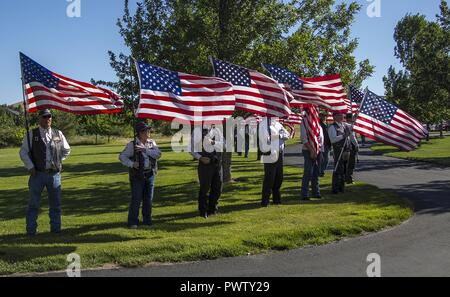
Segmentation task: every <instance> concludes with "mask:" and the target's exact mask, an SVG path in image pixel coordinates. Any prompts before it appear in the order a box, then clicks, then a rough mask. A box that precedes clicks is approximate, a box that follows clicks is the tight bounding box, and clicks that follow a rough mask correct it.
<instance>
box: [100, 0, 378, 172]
mask: <svg viewBox="0 0 450 297" xmlns="http://www.w3.org/2000/svg"><path fill="white" fill-rule="evenodd" d="M359 9H360V5H358V4H357V3H355V2H352V3H350V4H339V5H335V1H334V0H291V1H281V0H234V1H231V0H191V1H181V0H143V1H142V2H139V3H138V4H137V8H136V11H135V12H134V14H132V13H131V11H130V9H129V5H128V1H127V0H126V1H125V9H124V15H123V17H122V18H121V19H120V20H118V22H117V25H118V27H119V31H120V34H121V35H122V37H123V39H124V42H125V44H126V46H127V47H128V48H129V50H130V53H131V55H132V56H133V57H134V58H136V59H138V60H144V61H146V62H148V63H152V64H156V65H159V66H161V67H165V68H169V69H171V70H174V71H181V72H187V73H194V74H199V75H212V67H211V65H210V62H209V59H208V57H209V56H214V57H217V58H219V59H223V60H227V61H230V62H232V63H236V64H241V65H245V66H247V67H250V68H253V69H256V70H260V71H263V70H262V68H261V63H262V62H265V63H274V64H278V65H280V66H284V67H289V68H291V69H292V70H293V71H296V72H297V73H298V74H300V75H320V74H330V73H341V75H342V78H343V81H344V83H350V82H351V81H353V82H354V83H355V84H357V85H359V84H361V82H362V80H364V79H365V78H366V77H367V76H369V75H370V74H371V73H372V72H373V66H371V65H370V63H369V61H368V60H365V61H361V62H359V63H358V62H357V61H356V59H355V57H354V56H353V51H354V50H355V49H356V47H357V45H358V41H357V40H356V39H351V38H350V26H351V24H352V22H353V21H354V16H355V14H356V13H357V12H358V11H359ZM109 57H110V63H111V66H112V68H113V69H114V70H115V72H116V74H117V77H118V78H119V81H118V82H117V83H107V82H102V83H104V84H107V85H108V86H110V87H115V88H116V90H117V91H118V92H119V93H120V94H121V95H123V96H128V98H131V97H132V96H133V94H137V93H138V92H139V90H138V86H137V84H132V81H131V79H130V78H131V77H134V81H136V80H137V75H136V73H135V70H133V69H132V68H130V56H129V55H127V54H124V53H119V54H116V53H113V52H111V51H110V52H109ZM127 104H128V105H131V100H129V102H128V103H127ZM153 126H155V127H156V128H157V129H158V128H161V127H163V126H167V123H161V122H158V121H153ZM230 157H231V156H230V155H229V154H228V155H225V158H224V159H225V167H224V180H229V179H230V178H231V173H230V166H229V164H230V162H229V161H230Z"/></svg>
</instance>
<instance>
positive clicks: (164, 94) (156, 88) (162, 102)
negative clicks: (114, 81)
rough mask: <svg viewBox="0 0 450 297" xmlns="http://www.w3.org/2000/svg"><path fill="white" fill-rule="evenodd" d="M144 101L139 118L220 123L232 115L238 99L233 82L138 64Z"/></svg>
mask: <svg viewBox="0 0 450 297" xmlns="http://www.w3.org/2000/svg"><path fill="white" fill-rule="evenodd" d="M136 67H137V70H138V74H139V78H140V84H141V98H140V102H139V107H138V109H137V111H136V116H137V117H139V118H151V119H155V120H164V121H172V120H175V121H179V122H190V123H194V122H206V123H218V122H222V121H223V120H224V119H225V118H228V117H230V116H232V114H233V112H234V110H235V104H236V100H235V97H234V92H233V87H232V85H231V84H230V83H228V82H226V81H224V80H223V79H220V78H216V77H204V76H197V75H191V74H186V73H181V72H175V71H170V70H167V69H164V68H161V67H158V66H154V65H150V64H146V63H143V62H136Z"/></svg>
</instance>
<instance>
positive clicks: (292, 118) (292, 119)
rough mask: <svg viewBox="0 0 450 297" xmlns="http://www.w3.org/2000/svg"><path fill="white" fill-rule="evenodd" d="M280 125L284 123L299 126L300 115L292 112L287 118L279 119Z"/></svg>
mask: <svg viewBox="0 0 450 297" xmlns="http://www.w3.org/2000/svg"><path fill="white" fill-rule="evenodd" d="M280 123H286V124H291V125H301V124H302V115H301V114H299V113H296V112H292V113H291V114H290V115H289V117H287V118H283V119H280Z"/></svg>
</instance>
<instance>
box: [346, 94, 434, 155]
mask: <svg viewBox="0 0 450 297" xmlns="http://www.w3.org/2000/svg"><path fill="white" fill-rule="evenodd" d="M353 129H354V131H355V132H357V133H359V134H361V135H365V136H367V137H369V138H372V139H374V140H377V141H380V142H382V143H385V144H389V145H393V146H396V147H398V148H400V149H403V150H406V151H410V150H412V149H414V148H416V147H417V144H418V143H419V142H420V140H421V139H422V138H424V137H425V135H426V133H427V131H426V130H425V129H424V128H423V126H422V125H421V124H420V123H419V122H418V121H417V120H416V119H414V118H413V117H411V116H410V115H408V114H407V113H405V112H404V111H403V110H401V109H399V108H398V107H396V106H395V105H393V104H391V103H389V102H387V101H386V100H384V99H383V98H381V97H380V96H377V95H376V94H374V93H372V92H370V91H367V93H366V96H365V98H364V101H363V103H362V106H361V108H360V111H359V116H358V118H357V120H356V122H355V124H354V128H353Z"/></svg>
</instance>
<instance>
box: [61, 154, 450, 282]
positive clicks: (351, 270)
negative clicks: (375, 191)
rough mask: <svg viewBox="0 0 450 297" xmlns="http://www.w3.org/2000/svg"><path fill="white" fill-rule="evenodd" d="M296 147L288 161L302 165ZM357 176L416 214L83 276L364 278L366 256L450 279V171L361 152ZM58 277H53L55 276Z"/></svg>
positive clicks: (393, 272)
mask: <svg viewBox="0 0 450 297" xmlns="http://www.w3.org/2000/svg"><path fill="white" fill-rule="evenodd" d="M298 151H299V147H298V146H293V147H290V148H288V151H287V158H286V160H287V163H289V164H293V165H299V166H300V165H301V164H302V158H301V156H300V155H299V154H298V153H297V152H298ZM356 178H357V179H358V180H362V181H364V182H367V183H370V184H374V185H376V186H378V187H380V188H383V189H392V190H394V191H396V192H398V193H399V194H401V195H402V196H404V197H407V198H409V199H410V200H411V201H412V202H413V204H414V207H415V212H416V214H415V216H414V217H413V218H412V219H410V220H409V221H407V222H406V223H404V224H402V225H400V226H398V227H395V228H393V229H390V230H387V231H383V232H380V233H375V234H370V235H368V236H364V237H360V238H354V239H349V240H343V241H340V242H337V243H332V244H328V245H324V246H320V247H310V248H301V249H295V250H291V251H287V252H276V253H268V254H263V255H256V256H247V257H236V258H224V259H218V260H213V261H204V262H195V263H186V264H175V265H158V266H151V267H145V268H138V269H117V270H97V271H89V272H83V273H82V275H83V276H164V277H173V276H189V277H195V276H224V277H227V276H366V268H367V265H368V263H367V262H366V257H367V255H368V254H369V253H372V252H376V253H378V254H379V255H380V256H381V273H382V276H450V169H448V168H439V167H435V166H431V165H428V164H425V163H415V162H410V161H406V160H400V159H395V158H389V157H384V156H376V155H373V154H372V153H371V152H370V151H369V150H367V149H366V150H363V151H362V152H361V156H360V164H359V168H358V172H357V173H356ZM56 275H58V274H56Z"/></svg>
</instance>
